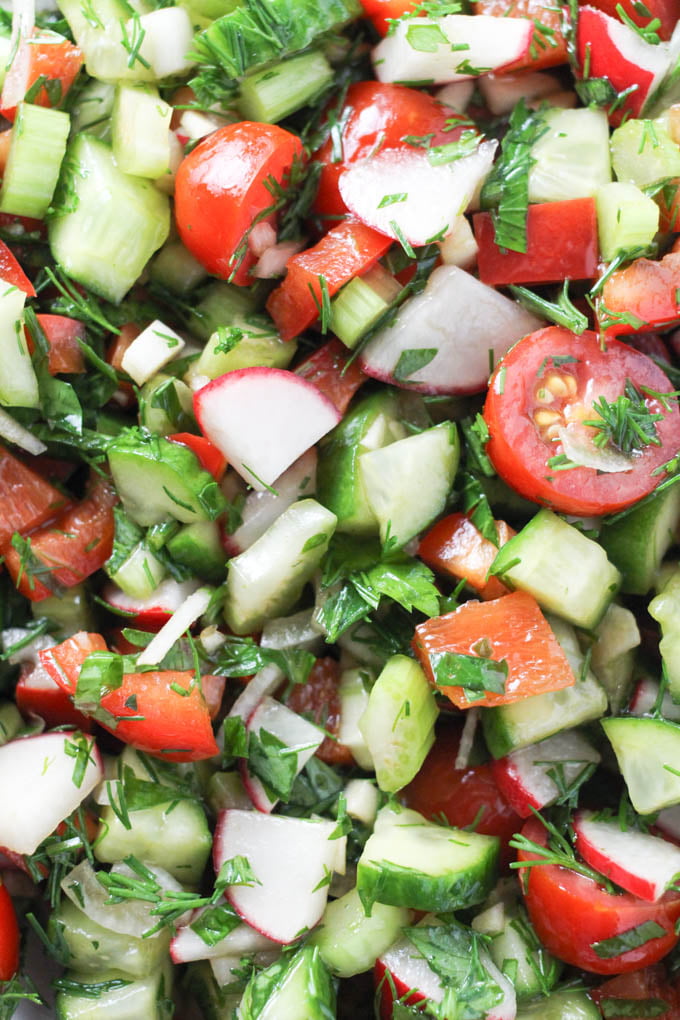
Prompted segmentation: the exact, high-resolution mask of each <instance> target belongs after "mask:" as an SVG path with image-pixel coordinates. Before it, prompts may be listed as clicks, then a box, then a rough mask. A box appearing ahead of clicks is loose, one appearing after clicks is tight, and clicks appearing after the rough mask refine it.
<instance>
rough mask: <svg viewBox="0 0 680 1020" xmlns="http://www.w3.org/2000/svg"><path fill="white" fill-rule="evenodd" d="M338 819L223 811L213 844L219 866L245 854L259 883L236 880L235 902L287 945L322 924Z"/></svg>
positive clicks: (254, 922)
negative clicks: (316, 819)
mask: <svg viewBox="0 0 680 1020" xmlns="http://www.w3.org/2000/svg"><path fill="white" fill-rule="evenodd" d="M335 827H336V826H335V822H327V821H309V820H307V819H303V818H289V817H287V816H284V815H267V814H261V813H260V812H259V811H232V810H229V811H223V812H222V813H221V814H220V816H219V818H218V821H217V829H216V832H215V842H214V847H213V856H214V866H215V871H219V869H220V868H221V867H222V865H223V864H224V862H225V861H227V860H230V859H231V858H232V857H237V856H240V855H243V856H244V857H246V858H247V859H248V861H249V863H250V867H251V868H252V870H253V872H254V874H255V876H256V878H257V880H258V883H259V884H256V885H232V886H230V887H229V889H228V890H227V894H226V895H227V897H228V899H229V902H230V903H231V905H232V907H234V909H235V910H236V911H237V913H238V914H239V915H240V916H241V917H242V918H243V920H244V921H246V923H247V924H249V925H251V927H253V928H255V929H256V930H257V931H259V932H261V933H262V934H263V935H266V936H267V937H268V938H270V939H272V940H273V941H274V942H279V943H282V944H284V945H287V944H288V943H290V942H293V941H294V940H295V939H296V938H298V937H299V936H300V935H301V934H302V932H303V931H306V930H308V929H310V928H313V927H314V926H315V925H316V924H318V923H319V921H320V920H321V917H322V916H323V912H324V909H325V906H326V900H327V898H328V877H329V875H330V873H331V871H332V869H333V865H334V863H335V860H336V856H337V848H336V841H334V840H332V839H330V836H331V833H332V832H333V830H334V829H335Z"/></svg>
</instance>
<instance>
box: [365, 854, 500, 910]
mask: <svg viewBox="0 0 680 1020" xmlns="http://www.w3.org/2000/svg"><path fill="white" fill-rule="evenodd" d="M495 879H496V853H495V850H492V852H491V853H490V854H489V855H488V857H487V859H486V860H485V861H483V862H482V863H480V865H479V867H478V869H477V871H476V873H475V874H469V873H468V874H463V875H445V876H441V877H434V876H432V875H423V874H422V873H419V872H416V871H413V870H411V869H410V868H403V867H401V866H400V865H398V864H392V863H391V862H389V861H379V862H374V861H370V862H364V863H360V864H359V868H358V872H357V889H358V890H359V894H360V895H361V898H362V900H363V902H364V906H365V907H366V906H367V905H368V904H373V903H387V904H390V905H391V906H394V907H410V908H411V909H413V910H427V911H431V912H432V913H435V914H436V913H446V912H447V911H449V910H462V909H464V908H466V907H473V906H476V905H477V904H478V903H483V902H484V900H485V899H486V897H487V896H488V895H489V893H490V892H491V889H492V888H493V884H494V881H495Z"/></svg>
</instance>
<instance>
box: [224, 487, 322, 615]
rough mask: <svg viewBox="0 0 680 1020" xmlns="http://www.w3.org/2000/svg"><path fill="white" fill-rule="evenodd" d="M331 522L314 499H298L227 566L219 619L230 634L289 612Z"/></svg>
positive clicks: (315, 562)
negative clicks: (221, 617)
mask: <svg viewBox="0 0 680 1020" xmlns="http://www.w3.org/2000/svg"><path fill="white" fill-rule="evenodd" d="M336 521H337V518H336V516H335V514H332V513H331V512H330V510H327V509H326V508H325V507H323V506H321V504H320V503H317V501H316V500H315V499H301V500H298V502H297V503H293V505H292V506H289V507H288V509H287V510H284V512H283V513H282V514H281V516H280V517H278V518H277V519H276V520H275V521H274V523H273V524H272V525H271V526H270V527H269V528H268V529H267V531H265V533H264V535H262V537H261V538H258V539H257V541H256V542H253V544H252V545H251V546H249V547H248V549H246V550H245V552H242V553H240V554H239V555H238V556H234V557H233V559H231V560H230V561H229V567H228V574H227V593H226V599H225V603H224V616H225V619H226V621H227V623H228V625H229V627H230V628H231V630H232V631H233V632H234V634H251V633H252V632H253V631H256V630H260V629H261V627H262V625H263V623H264V622H265V620H267V619H268V618H269V617H272V616H279V615H282V614H283V613H286V612H287V611H288V610H289V609H292V607H293V606H294V605H295V603H296V602H297V600H298V599H299V597H300V595H301V593H302V589H303V588H304V586H305V584H306V583H307V581H309V580H310V579H311V577H312V574H313V573H314V571H315V570H316V568H317V566H318V565H319V563H320V562H321V560H322V559H323V556H324V554H325V552H326V549H327V548H328V542H329V540H330V538H331V535H332V534H333V532H334V531H335V525H336Z"/></svg>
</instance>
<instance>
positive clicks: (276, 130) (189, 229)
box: [175, 121, 303, 286]
mask: <svg viewBox="0 0 680 1020" xmlns="http://www.w3.org/2000/svg"><path fill="white" fill-rule="evenodd" d="M302 158H303V148H302V142H301V141H300V139H299V138H297V137H296V136H295V135H292V134H291V133H290V132H289V131H284V129H283V128H280V127H277V126H276V125H275V124H255V123H252V122H250V121H242V122H240V123H238V124H227V125H226V126H225V127H223V128H219V129H218V130H217V131H214V132H213V133H212V134H210V135H208V137H207V138H205V139H204V140H203V141H202V142H200V143H199V145H197V146H196V148H195V149H193V150H192V151H191V152H190V153H189V155H188V156H186V157H185V158H184V159H183V160H182V162H181V163H180V166H179V169H178V171H177V177H176V180H175V218H176V221H177V229H178V230H179V234H180V237H181V239H182V242H183V244H184V245H185V246H186V247H187V248H188V249H189V251H190V252H191V253H192V254H193V255H194V256H195V257H196V258H197V259H198V261H199V262H200V263H201V264H202V265H203V266H205V268H206V269H207V270H208V272H209V273H213V274H214V275H215V276H220V277H223V278H227V279H230V280H231V281H232V282H233V283H236V284H239V285H243V286H245V285H247V284H249V283H250V282H251V280H250V277H249V273H250V269H251V268H252V267H253V265H254V264H255V262H256V261H257V258H256V256H255V254H254V253H253V252H252V251H250V249H249V247H248V232H249V230H250V229H251V227H253V226H254V224H255V223H256V222H267V223H274V222H275V214H274V213H273V212H271V213H268V212H267V210H270V209H271V208H272V206H273V204H274V203H275V201H276V198H275V196H274V194H273V190H272V189H273V188H274V187H275V186H276V185H281V186H285V183H286V181H287V179H288V177H289V175H290V173H291V170H292V167H293V164H294V163H295V162H298V163H299V162H300V161H301V160H302Z"/></svg>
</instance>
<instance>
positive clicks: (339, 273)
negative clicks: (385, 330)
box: [267, 218, 392, 340]
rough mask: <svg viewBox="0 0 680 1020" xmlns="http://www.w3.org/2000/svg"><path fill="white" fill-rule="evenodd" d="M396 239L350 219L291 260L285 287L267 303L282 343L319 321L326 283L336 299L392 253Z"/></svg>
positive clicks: (276, 291) (280, 286)
mask: <svg viewBox="0 0 680 1020" xmlns="http://www.w3.org/2000/svg"><path fill="white" fill-rule="evenodd" d="M391 244H392V239H391V238H390V237H386V236H385V235H384V234H380V233H378V231H377V230H373V229H372V227H367V226H365V224H363V223H360V222H359V221H358V220H354V219H351V218H348V219H346V220H343V222H342V223H339V224H338V226H337V227H333V229H332V230H329V231H328V233H327V234H324V236H323V237H322V238H321V240H320V241H319V242H318V243H317V244H315V245H314V246H313V247H312V248H307V249H306V250H305V251H302V252H300V254H299V255H293V257H292V258H291V259H289V260H288V270H287V273H286V277H285V279H284V281H283V283H281V284H279V286H278V287H277V288H276V290H274V291H272V293H271V294H270V295H269V298H268V300H267V311H268V312H269V314H270V315H271V317H272V319H273V320H274V322H275V324H276V328H277V330H278V331H279V335H280V336H281V339H282V340H292V339H293V337H296V336H297V335H298V334H299V333H302V331H303V330H304V329H307V327H308V326H311V325H312V323H313V322H314V321H315V320H316V319H317V318H318V315H319V308H320V307H321V300H322V294H321V285H320V283H319V278H320V277H323V278H324V279H325V281H326V285H327V288H328V293H329V295H330V296H331V297H332V296H333V295H334V294H336V293H337V292H338V291H339V290H340V288H341V287H342V286H343V284H345V283H348V282H349V281H350V280H351V279H352V278H353V277H354V276H360V275H361V274H362V273H365V272H368V270H369V269H370V268H371V267H372V266H374V265H375V263H376V262H377V261H378V259H380V258H382V256H383V255H384V254H385V253H386V252H387V251H388V249H389V248H390V246H391Z"/></svg>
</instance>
